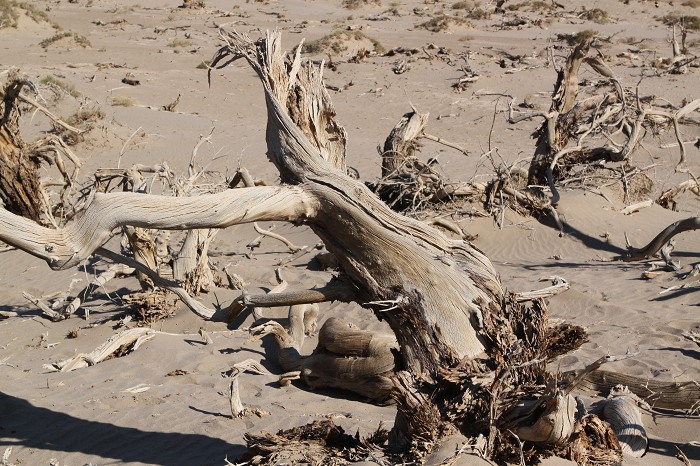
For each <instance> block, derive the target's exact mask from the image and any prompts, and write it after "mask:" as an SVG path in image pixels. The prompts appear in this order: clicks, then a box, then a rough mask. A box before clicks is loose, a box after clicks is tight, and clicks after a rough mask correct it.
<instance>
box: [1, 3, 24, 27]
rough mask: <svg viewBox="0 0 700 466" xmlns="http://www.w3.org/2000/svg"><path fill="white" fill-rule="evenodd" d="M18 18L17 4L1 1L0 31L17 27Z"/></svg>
mask: <svg viewBox="0 0 700 466" xmlns="http://www.w3.org/2000/svg"><path fill="white" fill-rule="evenodd" d="M18 18H19V13H18V12H17V8H16V5H15V2H13V1H10V0H0V29H3V28H14V27H17V19H18Z"/></svg>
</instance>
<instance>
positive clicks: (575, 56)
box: [528, 39, 591, 185]
mask: <svg viewBox="0 0 700 466" xmlns="http://www.w3.org/2000/svg"><path fill="white" fill-rule="evenodd" d="M590 45H591V41H590V39H588V40H584V41H582V42H580V43H579V44H578V45H577V46H576V47H575V48H574V51H573V52H572V53H571V55H569V57H568V58H567V60H566V64H565V65H564V67H562V68H561V69H560V70H558V72H557V82H556V84H555V85H554V92H553V94H552V105H551V106H550V108H549V113H548V114H547V117H546V118H545V121H544V123H542V126H541V127H540V128H539V130H538V137H537V145H536V147H535V154H534V155H533V157H532V162H530V168H529V171H528V184H535V185H541V184H546V180H547V169H548V168H549V166H550V163H551V162H552V157H553V156H554V154H556V153H557V152H558V151H559V150H561V149H562V148H563V147H565V146H566V144H567V142H568V140H569V137H570V135H569V134H568V133H567V131H561V128H560V127H562V126H564V125H563V124H562V121H561V120H565V116H566V114H567V113H568V112H569V111H570V110H572V109H573V108H574V105H575V104H576V97H577V96H578V73H579V69H580V68H581V63H582V62H583V59H584V58H585V57H586V55H587V54H588V49H589V48H590ZM563 129H567V128H566V127H564V128H563Z"/></svg>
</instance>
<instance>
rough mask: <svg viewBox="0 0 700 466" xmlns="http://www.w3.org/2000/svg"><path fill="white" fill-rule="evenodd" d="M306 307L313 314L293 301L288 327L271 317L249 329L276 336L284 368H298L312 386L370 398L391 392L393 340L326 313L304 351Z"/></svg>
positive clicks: (381, 397)
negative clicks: (310, 345) (311, 347)
mask: <svg viewBox="0 0 700 466" xmlns="http://www.w3.org/2000/svg"><path fill="white" fill-rule="evenodd" d="M315 311H316V313H317V309H316V310H315ZM307 312H312V313H314V309H313V308H309V307H304V306H292V307H291V308H290V311H289V329H285V328H284V327H282V326H281V325H280V324H279V323H277V322H274V321H270V322H267V323H265V324H263V325H260V326H258V327H255V328H253V329H251V331H252V332H253V334H254V335H257V336H264V335H268V334H272V335H274V337H275V342H276V343H277V345H278V347H279V351H278V361H279V364H280V365H281V366H282V369H283V370H284V371H285V372H287V373H289V372H298V373H299V375H300V378H301V380H302V381H303V382H304V383H305V384H306V385H308V386H309V387H310V388H324V387H326V388H342V389H344V390H349V391H352V392H355V393H357V394H359V395H362V396H364V397H366V398H368V399H371V400H375V401H385V400H386V399H387V398H388V397H389V396H390V394H391V389H392V383H391V376H392V375H393V374H394V370H395V368H396V359H395V357H394V354H393V352H392V349H394V348H396V346H397V345H396V340H395V339H394V338H393V337H392V336H390V335H378V334H376V333H373V332H367V331H361V330H356V329H352V328H351V327H350V326H348V325H347V324H345V323H343V322H341V321H340V320H338V319H336V318H330V319H328V320H327V321H326V322H325V323H324V325H323V326H322V327H321V330H320V331H319V343H318V346H317V348H316V350H315V351H314V353H313V354H311V355H308V356H303V355H302V354H301V353H300V351H301V347H302V345H303V342H304V335H305V332H306V329H307V328H308V327H309V322H308V321H309V318H308V316H306V313H307ZM314 318H315V315H314ZM346 343H350V344H349V345H346Z"/></svg>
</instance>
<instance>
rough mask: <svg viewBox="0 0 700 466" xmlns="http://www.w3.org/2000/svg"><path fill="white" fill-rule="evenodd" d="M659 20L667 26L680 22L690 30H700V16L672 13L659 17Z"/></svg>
mask: <svg viewBox="0 0 700 466" xmlns="http://www.w3.org/2000/svg"><path fill="white" fill-rule="evenodd" d="M658 20H659V21H661V22H662V23H664V24H665V25H667V26H673V25H675V24H679V25H681V26H683V27H685V28H686V29H688V30H690V31H700V17H698V16H693V15H678V14H675V13H673V14H670V15H666V16H662V17H661V18H658Z"/></svg>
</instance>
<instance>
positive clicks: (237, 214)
mask: <svg viewBox="0 0 700 466" xmlns="http://www.w3.org/2000/svg"><path fill="white" fill-rule="evenodd" d="M222 38H223V39H224V40H225V41H226V45H225V46H224V47H223V48H221V49H220V50H219V52H218V53H217V54H216V55H215V57H214V59H213V61H212V66H217V65H218V64H220V63H223V65H222V66H225V65H226V64H228V63H230V62H231V61H234V60H237V59H241V58H242V59H245V60H246V61H247V62H248V63H249V64H250V66H251V67H252V68H253V69H254V70H255V71H256V73H257V74H258V76H259V78H260V80H261V82H262V85H263V90H264V95H265V102H266V106H267V111H268V121H267V133H266V139H267V147H268V157H269V158H270V160H271V161H272V162H273V163H274V164H275V166H276V167H277V169H278V170H279V172H280V177H281V180H282V184H281V185H280V186H255V187H246V188H240V189H227V190H224V191H222V192H218V193H213V194H203V195H199V196H192V197H168V196H156V195H149V194H140V193H132V192H120V193H96V194H95V196H94V199H93V200H92V202H91V203H90V204H89V205H88V206H87V207H86V209H85V210H84V212H82V215H81V216H79V217H77V218H76V219H75V220H74V221H72V222H71V223H68V224H67V225H65V226H64V227H62V228H53V229H52V228H46V227H43V226H41V225H39V224H37V222H36V221H34V220H31V219H28V218H24V217H22V216H20V215H17V214H15V213H12V212H10V211H8V210H7V209H4V208H0V240H1V241H4V242H6V243H8V244H11V245H13V246H15V247H17V248H19V249H22V250H24V251H26V252H28V253H30V254H33V255H35V256H37V257H40V258H42V259H44V260H46V261H47V263H48V264H49V266H50V267H51V268H53V269H65V268H68V267H72V266H75V265H78V264H79V263H80V262H81V261H82V260H84V259H85V258H87V257H88V256H89V255H91V254H92V253H93V252H95V251H96V250H98V249H100V248H102V246H103V245H104V243H105V242H106V241H107V240H108V239H109V238H110V236H111V234H112V231H113V230H114V229H116V228H120V227H127V226H128V227H136V228H155V229H186V230H192V229H207V228H225V227H227V226H230V225H233V224H238V223H249V222H255V221H262V220H267V221H287V222H291V223H293V224H296V225H307V226H308V227H310V228H311V229H312V230H313V231H314V233H315V234H316V235H317V236H318V237H319V238H320V239H321V240H322V241H323V243H324V244H325V246H326V248H327V249H328V251H329V252H331V253H333V254H334V255H335V256H336V258H337V259H338V263H339V266H340V270H341V273H340V276H339V277H338V278H336V279H333V280H332V282H331V283H329V285H328V286H326V287H324V288H321V289H316V290H308V291H283V292H280V293H276V294H274V295H272V294H270V295H263V296H245V300H246V304H250V305H253V306H255V305H260V306H270V305H276V306H282V305H295V304H303V303H310V302H321V301H332V300H343V301H355V302H357V303H359V304H360V305H362V306H364V307H366V308H369V309H372V310H373V311H374V312H375V314H376V315H377V317H378V318H380V319H384V320H386V321H387V322H388V323H389V325H390V326H391V328H392V330H393V331H394V333H395V336H396V340H397V342H398V347H399V358H398V362H397V363H396V366H395V370H396V376H395V377H394V378H393V384H394V390H393V397H394V399H395V400H396V402H397V406H398V413H397V421H396V424H395V429H394V434H393V441H394V443H395V444H396V445H397V446H399V447H402V448H404V449H407V450H411V451H413V452H415V453H417V454H420V453H423V452H425V451H429V450H430V449H431V448H432V446H433V445H435V444H436V443H437V442H438V441H439V439H440V437H441V436H442V435H445V434H447V433H450V432H452V431H454V430H455V429H460V430H462V431H463V432H466V433H468V434H470V435H474V436H476V435H478V434H480V433H484V434H486V435H487V437H488V440H489V453H490V454H492V455H498V454H502V455H505V456H506V457H508V455H509V454H510V455H515V454H518V455H519V453H518V452H519V451H520V441H519V440H517V439H515V440H514V439H513V434H516V435H517V436H518V437H519V438H520V439H523V440H528V441H529V442H532V443H533V444H534V445H541V446H542V447H541V448H539V447H538V448H533V449H531V450H529V452H528V453H527V455H528V457H534V456H536V455H538V454H540V453H542V452H543V451H550V452H551V451H553V450H556V449H558V450H559V451H560V452H561V453H562V454H566V451H565V449H566V448H567V447H566V445H567V442H568V440H569V437H570V435H571V434H572V433H573V432H574V430H575V418H574V412H575V403H574V401H573V398H572V397H571V395H570V391H571V390H570V389H568V390H567V389H563V388H562V387H561V385H559V384H557V383H556V379H555V377H553V376H552V375H550V374H549V373H548V372H547V371H546V363H547V361H550V360H551V359H552V358H554V357H556V356H558V355H560V354H563V353H565V352H567V351H568V350H570V349H572V348H575V347H577V345H579V344H580V343H581V342H582V341H583V339H584V334H583V331H582V330H581V329H579V328H575V327H571V326H567V325H565V324H560V325H558V326H556V327H555V326H552V325H550V323H549V321H548V320H547V313H546V307H545V305H544V302H543V301H541V300H535V301H533V302H532V303H530V304H527V305H525V304H520V303H518V302H517V300H516V299H515V298H513V297H512V296H511V295H509V294H507V293H506V292H505V291H504V289H503V286H502V285H501V282H500V279H499V277H498V275H497V273H496V271H495V269H494V267H493V265H492V264H491V262H490V261H489V259H488V258H487V257H486V256H485V255H484V254H483V253H482V252H481V251H479V250H478V249H477V248H476V247H474V246H473V245H472V244H470V243H469V242H467V241H463V240H452V239H450V238H448V237H447V236H445V235H444V234H443V233H441V232H440V231H439V230H437V229H434V228H432V227H430V226H427V225H426V224H425V223H422V222H420V221H418V220H415V219H411V218H408V217H405V216H402V215H400V214H398V213H396V212H394V211H392V210H391V209H390V208H388V207H387V205H386V204H384V203H383V202H382V201H381V200H380V199H379V198H378V197H376V196H375V195H374V194H373V193H372V192H371V191H370V190H369V189H368V188H367V187H366V186H365V185H364V184H362V183H361V182H359V181H357V180H355V179H353V178H351V177H349V176H347V174H346V169H345V137H344V130H343V129H342V127H340V126H339V125H338V124H337V123H336V122H335V118H334V115H335V112H334V110H333V107H332V105H331V103H330V99H329V96H328V94H327V92H326V91H325V88H324V86H323V82H322V70H321V69H319V68H318V67H316V66H314V65H312V64H309V63H302V61H301V59H300V56H299V55H300V54H299V51H297V53H296V56H295V57H294V58H293V59H291V60H287V59H285V56H284V54H283V52H282V46H281V43H280V35H279V33H270V34H268V36H267V37H266V38H265V39H262V40H260V41H258V42H253V41H252V40H250V39H249V38H248V37H247V36H245V35H243V34H237V33H227V34H223V35H222ZM100 250H102V249H100ZM102 251H104V250H102ZM107 254H109V253H107ZM111 254H112V255H114V253H111ZM134 262H135V261H134ZM134 267H137V268H138V267H140V268H139V270H143V269H144V268H143V265H142V264H135V265H134ZM214 317H217V316H214ZM292 348H293V346H292ZM333 361H334V360H333V358H329V361H328V365H329V366H330V367H332V365H333V364H337V365H338V372H341V371H342V368H341V366H342V360H341V359H337V360H336V362H333ZM382 364H385V361H384V360H383V358H382ZM326 368H328V367H326ZM382 372H386V370H383V371H382ZM375 373H376V371H375ZM577 435H578V437H577V438H581V436H584V437H585V435H586V434H585V432H583V433H581V432H579V433H578V434H577ZM516 440H517V441H516ZM562 449H564V450H562ZM579 453H580V452H579ZM569 456H571V454H570V455H569Z"/></svg>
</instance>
